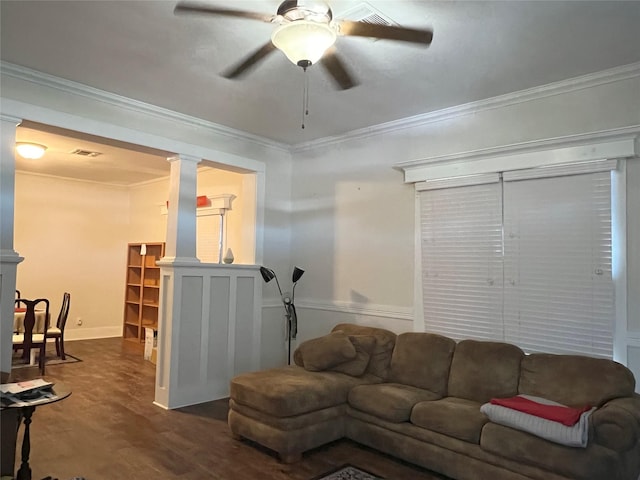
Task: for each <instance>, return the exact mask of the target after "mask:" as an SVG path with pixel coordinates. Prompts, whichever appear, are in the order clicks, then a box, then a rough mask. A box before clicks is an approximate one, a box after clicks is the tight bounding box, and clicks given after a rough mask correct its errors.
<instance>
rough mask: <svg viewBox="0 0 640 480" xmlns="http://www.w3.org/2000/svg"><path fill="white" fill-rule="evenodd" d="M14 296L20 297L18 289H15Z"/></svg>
mask: <svg viewBox="0 0 640 480" xmlns="http://www.w3.org/2000/svg"><path fill="white" fill-rule="evenodd" d="M16 298H20V290H18V289H16Z"/></svg>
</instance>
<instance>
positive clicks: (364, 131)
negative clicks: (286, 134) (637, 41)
mask: <svg viewBox="0 0 640 480" xmlns="http://www.w3.org/2000/svg"><path fill="white" fill-rule="evenodd" d="M638 76H640V62H637V63H631V64H629V65H623V66H621V67H616V68H611V69H608V70H602V71H600V72H595V73H590V74H587V75H582V76H580V77H574V78H569V79H567V80H561V81H559V82H554V83H549V84H547V85H541V86H538V87H533V88H529V89H526V90H520V91H518V92H513V93H507V94H505V95H499V96H497V97H492V98H487V99H484V100H479V101H477V102H470V103H465V104H462V105H457V106H454V107H449V108H444V109H441V110H436V111H433V112H427V113H423V114H420V115H414V116H411V117H406V118H402V119H400V120H394V121H392V122H386V123H381V124H379V125H373V126H371V127H365V128H361V129H358V130H353V131H351V132H349V133H346V134H344V135H336V136H332V137H325V138H320V139H318V140H312V141H310V142H304V143H299V144H296V145H293V146H292V147H291V153H300V152H303V151H306V150H311V149H315V148H320V147H327V146H330V145H333V144H336V143H341V142H344V141H347V140H359V139H363V138H367V137H371V136H374V135H376V136H377V135H382V134H388V133H392V132H395V131H398V130H405V129H408V128H416V127H421V126H423V125H428V124H430V123H436V122H441V121H444V120H450V119H453V118H456V117H461V116H464V115H469V114H472V113H478V112H482V111H486V110H492V109H497V108H503V107H507V106H510V105H516V104H519V103H525V102H530V101H532V100H538V99H541V98H546V97H552V96H554V95H561V94H564V93H569V92H574V91H577V90H582V89H585V88H590V87H595V86H598V85H604V84H607V83H613V82H619V81H622V80H626V79H629V78H635V77H638Z"/></svg>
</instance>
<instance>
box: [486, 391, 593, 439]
mask: <svg viewBox="0 0 640 480" xmlns="http://www.w3.org/2000/svg"><path fill="white" fill-rule="evenodd" d="M494 401H495V402H494ZM505 405H509V406H505ZM512 407H514V408H512ZM515 407H517V408H515ZM549 407H555V408H549ZM594 410H595V408H591V407H586V406H585V407H584V408H578V409H574V408H570V407H567V406H566V405H562V404H561V403H557V402H553V401H551V400H547V399H544V398H540V397H534V396H531V395H518V396H517V397H512V398H508V399H507V398H502V399H492V400H491V401H490V402H488V403H485V404H484V405H482V407H480V411H481V412H482V413H484V414H485V415H486V416H488V417H489V419H490V420H491V421H492V422H494V423H499V424H500V425H505V426H507V427H511V428H515V429H518V430H522V431H524V432H528V433H531V434H533V435H536V436H538V437H541V438H544V439H546V440H550V441H552V442H555V443H559V444H562V445H567V446H570V447H583V448H584V447H586V446H587V442H588V434H589V415H591V413H592V412H593V411H594ZM578 412H580V413H578ZM576 415H577V420H576V421H575V422H573V423H571V422H572V421H573V419H574V418H575V416H576ZM567 423H568V424H569V425H567Z"/></svg>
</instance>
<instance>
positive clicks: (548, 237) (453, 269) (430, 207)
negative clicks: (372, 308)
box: [417, 161, 615, 357]
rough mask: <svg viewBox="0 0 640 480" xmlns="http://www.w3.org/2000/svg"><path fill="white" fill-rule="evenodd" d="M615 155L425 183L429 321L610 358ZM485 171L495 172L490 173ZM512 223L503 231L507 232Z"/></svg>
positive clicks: (433, 326) (439, 327)
mask: <svg viewBox="0 0 640 480" xmlns="http://www.w3.org/2000/svg"><path fill="white" fill-rule="evenodd" d="M613 168H615V161H613V162H612V161H603V162H592V163H590V164H584V165H578V166H576V167H572V166H563V167H553V168H538V169H531V170H520V171H514V172H505V173H504V182H500V181H499V180H498V178H499V177H498V175H497V174H496V175H495V177H494V178H495V180H494V181H490V180H486V178H485V183H483V182H480V183H481V184H479V185H473V184H472V183H473V178H471V177H466V178H463V179H460V183H457V184H456V182H455V180H453V179H447V180H443V181H435V182H426V183H423V184H420V185H417V190H418V191H419V192H420V220H421V225H420V230H421V255H422V291H423V298H422V300H423V309H424V324H425V329H426V330H427V331H431V332H435V333H441V334H443V335H447V336H450V337H452V338H455V339H458V340H459V339H462V338H476V339H493V340H501V341H507V342H510V343H515V344H517V345H519V346H520V347H521V348H523V349H524V350H525V351H528V352H533V351H542V352H551V353H582V354H588V355H597V356H605V357H611V356H612V353H613V331H614V325H613V322H614V315H615V308H614V290H613V282H612V276H611V257H612V251H611V179H610V177H611V173H610V170H611V169H613ZM485 177H486V176H485ZM503 232H504V234H503Z"/></svg>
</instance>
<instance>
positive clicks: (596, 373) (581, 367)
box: [519, 353, 635, 407]
mask: <svg viewBox="0 0 640 480" xmlns="http://www.w3.org/2000/svg"><path fill="white" fill-rule="evenodd" d="M634 389H635V380H634V378H633V374H632V373H631V371H630V370H629V369H628V368H627V367H625V366H624V365H621V364H619V363H617V362H614V361H613V360H607V359H605V358H593V357H586V356H581V355H553V354H549V353H533V354H531V355H527V356H526V357H525V358H524V359H523V360H522V367H521V373H520V386H519V392H520V393H523V394H527V395H535V396H537V397H542V398H546V399H549V400H553V401H554V402H559V403H562V404H563V405H569V406H582V405H591V406H594V407H599V406H601V405H602V404H603V403H605V402H606V401H607V400H610V399H612V398H618V397H628V396H631V395H633V391H634Z"/></svg>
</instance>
